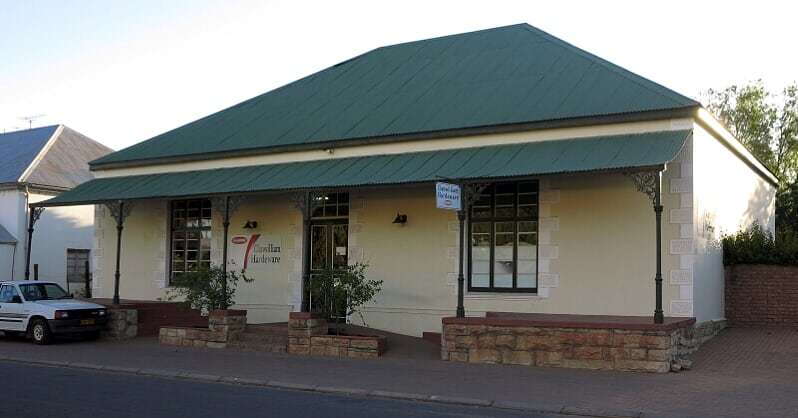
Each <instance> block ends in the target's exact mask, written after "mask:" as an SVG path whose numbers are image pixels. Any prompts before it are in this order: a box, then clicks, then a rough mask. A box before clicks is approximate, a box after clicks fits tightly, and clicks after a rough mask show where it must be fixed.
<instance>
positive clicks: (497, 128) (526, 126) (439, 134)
mask: <svg viewBox="0 0 798 418" xmlns="http://www.w3.org/2000/svg"><path fill="white" fill-rule="evenodd" d="M697 109H698V107H697V106H694V107H691V106H688V107H683V108H676V109H668V110H655V111H648V112H635V113H623V114H613V115H603V116H589V117H581V118H571V119H558V120H549V121H540V122H530V123H515V124H507V125H493V126H483V127H475V128H464V129H452V130H445V131H430V132H421V133H413V134H407V135H391V136H380V137H371V138H359V139H353V140H343V141H341V140H339V141H326V142H317V143H313V144H298V145H288V146H273V147H263V148H251V149H246V150H235V151H223V152H211V153H205V154H192V155H181V156H174V157H163V158H152V159H142V160H129V161H120V162H112V163H105V164H96V163H94V162H90V163H89V169H90V170H91V171H99V170H109V169H114V168H128V167H141V166H149V165H162V164H171V163H180V162H189V161H204V160H213V159H218V158H230V157H245V156H253V155H263V154H276V153H282V152H291V151H308V150H323V149H334V148H341V147H348V146H356V145H373V144H383V143H398V142H409V141H415V140H423V139H438V138H448V137H456V136H462V137H467V136H476V135H485V134H496V133H511V132H520V131H536V130H543V129H553V128H572V127H583V126H590V125H607V124H614V123H623V122H640V121H648V120H651V121H653V120H661V119H672V118H679V117H693V116H694V114H695V112H696V110H697Z"/></svg>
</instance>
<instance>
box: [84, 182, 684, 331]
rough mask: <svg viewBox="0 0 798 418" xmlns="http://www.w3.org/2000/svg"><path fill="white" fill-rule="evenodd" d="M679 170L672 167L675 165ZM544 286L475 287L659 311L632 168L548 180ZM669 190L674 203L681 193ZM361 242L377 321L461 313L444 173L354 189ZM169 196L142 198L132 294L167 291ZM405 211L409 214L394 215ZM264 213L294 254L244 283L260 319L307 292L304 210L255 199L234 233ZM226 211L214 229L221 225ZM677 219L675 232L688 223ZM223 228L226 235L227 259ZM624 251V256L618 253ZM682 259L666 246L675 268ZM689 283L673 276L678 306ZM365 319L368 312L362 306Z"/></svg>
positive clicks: (517, 306)
mask: <svg viewBox="0 0 798 418" xmlns="http://www.w3.org/2000/svg"><path fill="white" fill-rule="evenodd" d="M666 181H667V176H666ZM541 187H542V191H541V248H540V257H541V263H540V271H541V277H540V279H539V282H540V285H539V287H540V292H539V294H538V295H517V294H515V295H507V294H484V293H469V294H467V295H466V301H465V304H466V310H467V313H468V314H469V315H481V314H484V312H485V311H518V312H550V313H579V314H617V315H650V314H651V313H652V312H653V309H654V305H653V303H654V285H653V283H654V282H653V275H654V214H653V210H652V208H651V202H650V201H649V200H648V197H647V196H646V195H644V194H642V193H640V192H638V191H637V190H636V189H635V186H634V184H633V182H632V181H631V180H630V179H629V178H627V177H625V176H623V175H620V174H592V175H573V176H558V177H551V178H545V179H542V181H541ZM675 199H676V198H675V197H674V196H670V195H669V194H667V193H666V195H665V204H666V207H669V206H671V205H673V204H674V201H675ZM351 205H352V209H351V215H350V219H349V222H350V238H349V250H348V251H349V254H350V260H351V261H353V262H354V261H364V262H367V263H369V265H370V268H369V270H368V272H369V277H370V278H374V279H379V280H383V281H384V285H383V291H382V292H381V293H380V294H379V296H378V298H377V300H376V301H375V302H374V303H372V304H370V305H369V306H368V307H367V308H366V309H365V318H366V322H367V323H368V325H370V326H373V327H376V328H380V329H385V330H389V331H394V332H399V333H403V334H408V335H421V333H422V332H423V331H437V330H439V329H440V323H441V322H440V319H441V318H442V317H444V316H450V315H452V314H453V313H454V309H455V306H456V289H457V288H456V283H457V282H456V278H457V274H456V272H457V237H458V236H457V226H458V225H457V221H456V217H455V213H454V212H451V211H444V210H439V209H436V208H435V200H434V192H433V186H432V185H424V186H412V187H397V188H389V189H381V190H380V189H359V190H354V191H352V192H351ZM165 211H166V202H158V201H148V202H142V203H136V204H135V206H134V207H133V210H132V212H131V215H130V217H129V218H128V219H127V221H126V223H125V230H124V235H123V242H122V246H123V253H122V254H123V258H122V279H121V283H120V294H121V296H122V298H123V299H125V298H126V299H157V298H163V297H164V296H165V292H166V289H165V287H164V280H165V277H166V270H165V266H166V261H165V260H166V258H165V257H166V253H167V247H166V228H167V226H166V225H167V224H166V212H165ZM107 212H108V211H107V210H105V209H103V210H100V211H98V213H101V215H100V216H99V217H98V218H99V221H100V222H99V223H98V225H99V227H98V228H97V238H98V249H97V250H95V255H97V256H98V260H97V261H96V262H95V267H96V268H97V270H98V271H97V275H98V277H102V280H101V281H100V282H99V283H97V289H96V292H97V294H98V295H102V296H105V297H110V296H111V295H112V291H113V263H114V255H115V241H114V240H115V237H116V235H115V234H116V230H115V226H114V221H113V219H111V218H110V216H109V215H108V213H107ZM397 212H401V213H403V214H406V215H407V216H408V222H407V224H406V225H405V226H398V225H395V224H393V223H392V221H393V219H394V217H395V216H396V213H397ZM247 220H256V221H257V222H258V229H257V230H254V231H251V232H254V233H261V234H268V235H272V236H278V237H280V241H281V244H282V247H283V250H282V253H283V257H282V259H281V263H280V266H279V268H277V269H275V270H274V271H272V272H270V273H269V274H254V275H251V276H252V277H253V278H254V279H255V281H254V282H253V283H251V284H242V285H241V286H240V288H239V291H238V295H237V298H236V301H237V307H239V308H244V309H248V310H249V320H250V322H251V323H258V322H277V321H285V320H286V318H287V314H288V312H289V311H290V310H291V309H294V308H296V307H298V304H299V300H300V293H299V292H300V285H299V283H300V277H301V276H300V272H301V249H302V246H301V218H300V214H299V211H298V210H296V209H295V208H294V207H293V206H292V204H291V202H290V199H289V196H288V195H285V194H280V195H276V194H275V195H269V194H267V195H262V196H259V197H250V198H247V200H245V201H243V203H242V204H241V206H240V207H239V208H238V209H237V210H236V212H235V214H234V216H233V218H232V221H231V231H230V232H231V233H230V235H231V237H232V236H234V235H236V234H240V233H244V232H245V231H244V230H243V229H241V226H243V224H244V223H245V222H246V221H247ZM220 225H221V218H220V217H219V214H218V212H216V215H215V218H214V231H213V233H214V237H215V238H218V237H221V228H220ZM678 230H679V228H678V227H676V228H673V227H667V226H666V229H665V237H664V242H666V243H667V242H668V240H669V239H671V237H673V236H674V235H675V234H678ZM220 246H221V240H220V239H214V241H213V254H214V259H215V260H219V259H220V255H219V251H220ZM608 260H613V262H608ZM677 265H678V258H677V257H673V256H668V255H666V256H665V258H664V269H665V271H668V269H671V268H674V266H677ZM677 297H678V290H676V291H675V292H674V291H672V289H669V288H666V292H665V307H666V314H668V313H669V312H668V309H669V306H670V300H671V299H675V298H677ZM353 320H355V321H356V322H358V321H359V318H353Z"/></svg>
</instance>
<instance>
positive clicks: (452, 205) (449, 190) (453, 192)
mask: <svg viewBox="0 0 798 418" xmlns="http://www.w3.org/2000/svg"><path fill="white" fill-rule="evenodd" d="M435 204H436V206H437V207H438V209H449V210H460V209H461V208H462V206H461V203H460V185H457V184H452V183H443V182H437V183H435Z"/></svg>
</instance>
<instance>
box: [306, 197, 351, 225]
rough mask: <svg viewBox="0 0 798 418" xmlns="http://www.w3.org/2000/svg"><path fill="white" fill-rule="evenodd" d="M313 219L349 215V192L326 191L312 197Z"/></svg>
mask: <svg viewBox="0 0 798 418" xmlns="http://www.w3.org/2000/svg"><path fill="white" fill-rule="evenodd" d="M313 199H314V200H315V202H314V203H313V208H314V209H313V213H312V214H311V216H312V217H313V218H314V219H321V218H346V217H348V216H349V193H327V194H320V195H316V196H314V197H313Z"/></svg>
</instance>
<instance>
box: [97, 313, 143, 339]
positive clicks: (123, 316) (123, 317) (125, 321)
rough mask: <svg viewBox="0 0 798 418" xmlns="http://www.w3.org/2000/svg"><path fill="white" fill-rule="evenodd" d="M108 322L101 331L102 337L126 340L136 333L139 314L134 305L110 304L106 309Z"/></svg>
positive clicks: (133, 336)
mask: <svg viewBox="0 0 798 418" xmlns="http://www.w3.org/2000/svg"><path fill="white" fill-rule="evenodd" d="M106 315H108V322H107V323H106V325H105V330H104V331H102V332H101V335H102V338H108V339H113V340H126V339H129V338H135V337H136V336H137V335H138V324H139V316H138V310H137V309H136V308H134V307H126V306H122V305H119V306H112V307H108V309H107V310H106Z"/></svg>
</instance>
